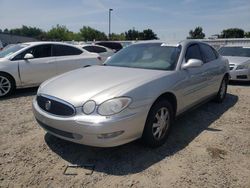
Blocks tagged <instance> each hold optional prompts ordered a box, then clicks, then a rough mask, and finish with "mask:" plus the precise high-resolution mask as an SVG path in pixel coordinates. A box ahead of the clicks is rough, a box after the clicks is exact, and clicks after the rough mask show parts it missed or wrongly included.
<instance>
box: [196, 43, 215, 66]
mask: <svg viewBox="0 0 250 188" xmlns="http://www.w3.org/2000/svg"><path fill="white" fill-rule="evenodd" d="M200 47H201V51H202V55H203V56H204V60H205V62H206V63H207V62H210V61H213V60H215V59H217V55H216V54H215V52H214V50H213V48H211V47H210V46H208V45H206V44H200Z"/></svg>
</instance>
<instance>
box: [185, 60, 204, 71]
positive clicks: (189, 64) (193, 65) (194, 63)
mask: <svg viewBox="0 0 250 188" xmlns="http://www.w3.org/2000/svg"><path fill="white" fill-rule="evenodd" d="M202 65H203V61H201V60H199V59H189V60H188V62H187V63H185V64H183V65H182V66H181V67H182V69H189V68H196V67H201V66H202Z"/></svg>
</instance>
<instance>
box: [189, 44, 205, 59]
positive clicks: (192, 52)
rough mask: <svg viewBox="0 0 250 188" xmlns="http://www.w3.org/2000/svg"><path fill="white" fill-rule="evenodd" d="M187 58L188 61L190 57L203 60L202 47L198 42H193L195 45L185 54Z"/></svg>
mask: <svg viewBox="0 0 250 188" xmlns="http://www.w3.org/2000/svg"><path fill="white" fill-rule="evenodd" d="M185 59H186V62H187V61H188V60H189V59H199V60H201V61H203V59H202V56H201V52H200V48H199V46H198V45H197V44H193V45H191V46H189V47H188V49H187V52H186V55H185Z"/></svg>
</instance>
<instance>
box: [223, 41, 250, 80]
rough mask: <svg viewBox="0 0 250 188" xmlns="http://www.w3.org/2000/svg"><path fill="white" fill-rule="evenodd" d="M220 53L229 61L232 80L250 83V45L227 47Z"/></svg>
mask: <svg viewBox="0 0 250 188" xmlns="http://www.w3.org/2000/svg"><path fill="white" fill-rule="evenodd" d="M219 53H220V54H221V55H222V56H225V58H227V59H228V60H229V67H230V80H235V81H250V45H248V46H242V45H227V46H223V47H221V48H220V49H219Z"/></svg>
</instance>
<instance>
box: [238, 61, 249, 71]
mask: <svg viewBox="0 0 250 188" xmlns="http://www.w3.org/2000/svg"><path fill="white" fill-rule="evenodd" d="M248 68H250V62H249V63H246V64H244V65H239V66H237V68H236V70H240V69H248Z"/></svg>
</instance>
